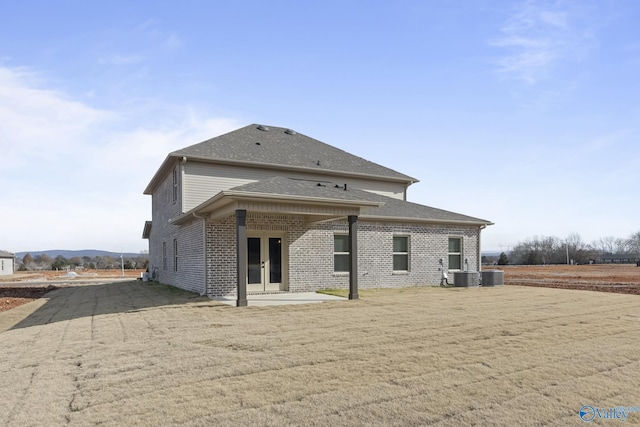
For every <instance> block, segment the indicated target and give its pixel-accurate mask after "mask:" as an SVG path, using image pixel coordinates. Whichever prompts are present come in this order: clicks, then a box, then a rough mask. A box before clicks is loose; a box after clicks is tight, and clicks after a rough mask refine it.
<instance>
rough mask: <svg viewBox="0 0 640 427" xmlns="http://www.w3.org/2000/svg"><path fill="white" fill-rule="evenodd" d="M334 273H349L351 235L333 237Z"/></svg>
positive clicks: (335, 235)
mask: <svg viewBox="0 0 640 427" xmlns="http://www.w3.org/2000/svg"><path fill="white" fill-rule="evenodd" d="M333 271H334V272H335V273H344V272H348V271H349V235H347V234H334V236H333Z"/></svg>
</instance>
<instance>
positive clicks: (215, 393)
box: [0, 281, 640, 426]
mask: <svg viewBox="0 0 640 427" xmlns="http://www.w3.org/2000/svg"><path fill="white" fill-rule="evenodd" d="M639 308H640V297H639V296H635V295H622V294H612V293H599V292H588V291H571V290H561V289H547V288H533V287H519V286H502V287H495V288H485V289H483V288H475V289H456V288H447V289H444V288H439V287H425V288H411V289H403V290H379V291H361V299H360V300H358V301H344V302H343V301H338V302H325V303H322V304H309V305H290V306H279V307H248V308H235V307H230V306H225V305H221V304H218V303H216V302H213V301H209V300H207V299H203V298H202V297H198V296H195V295H193V294H189V293H186V292H182V291H177V290H175V289H172V288H168V287H165V286H161V285H157V284H147V283H141V282H139V281H138V282H124V283H122V282H121V283H113V284H103V285H88V286H77V287H69V288H62V289H58V290H55V291H53V292H51V293H49V294H48V295H47V298H44V299H41V300H38V301H34V302H31V303H29V304H26V305H23V306H20V307H18V308H16V309H13V310H10V311H7V312H4V313H0V396H1V398H0V425H7V426H15V425H47V426H50V425H56V426H60V425H67V424H69V425H74V426H84V425H107V426H110V425H149V426H159V425H160V426H161V425H188V426H191V425H216V426H218V425H223V426H224V425H229V426H231V425H233V426H236V425H265V426H266V425H268V426H274V425H309V426H314V425H321V426H329V425H330V426H336V425H359V426H365V425H401V426H406V425H434V426H451V425H498V426H500V425H504V426H507V425H508V426H513V425H563V426H564V425H583V424H584V422H583V421H581V420H580V418H579V416H578V410H579V408H580V407H581V406H582V405H585V404H592V405H594V406H598V407H605V408H608V407H611V406H640V386H639V385H640V310H639ZM618 422H619V421H618V420H607V421H602V422H598V423H596V424H599V425H602V423H609V424H610V425H616V424H617V423H618ZM634 424H635V425H638V424H640V413H632V414H630V415H629V417H628V418H627V420H626V422H625V423H624V425H634Z"/></svg>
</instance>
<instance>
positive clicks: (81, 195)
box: [0, 67, 240, 252]
mask: <svg viewBox="0 0 640 427" xmlns="http://www.w3.org/2000/svg"><path fill="white" fill-rule="evenodd" d="M36 83H38V84H36ZM154 111H155V112H156V113H158V111H163V110H162V109H156V110H154ZM164 114H166V116H164V117H158V116H157V115H155V116H154V117H153V118H152V119H149V120H148V122H145V121H144V120H145V118H144V117H139V116H136V117H137V118H136V123H135V127H133V126H132V127H131V130H123V128H125V129H126V128H127V126H128V122H127V120H128V119H127V117H129V114H128V112H126V111H123V112H111V111H103V110H99V109H95V108H93V107H91V106H89V105H86V104H84V103H82V102H79V101H76V100H73V99H70V97H69V96H67V95H66V94H64V93H61V92H59V91H55V90H50V89H43V88H42V83H41V82H36V79H35V75H34V74H30V73H29V72H27V71H25V70H15V69H7V68H1V67H0V149H1V150H2V153H3V168H1V169H0V182H2V184H3V191H4V193H3V200H6V201H7V202H6V203H5V202H3V203H2V205H0V217H1V218H2V219H3V224H5V225H6V224H10V226H5V227H2V229H1V230H0V243H2V245H3V247H4V249H5V250H9V251H12V252H16V251H23V250H43V249H55V248H62V249H84V248H97V249H108V250H115V251H118V250H122V251H127V252H137V251H139V250H141V249H144V248H145V245H146V242H145V241H143V240H142V239H141V230H142V225H143V223H144V221H145V220H147V219H150V216H151V210H150V209H151V208H150V197H149V196H144V195H143V194H142V192H143V190H144V188H145V187H146V185H147V184H148V182H149V181H150V180H151V178H152V176H153V174H154V173H155V171H156V170H157V169H158V167H159V166H160V164H161V163H162V161H163V160H164V158H165V156H166V155H167V154H168V153H169V152H171V151H174V150H176V149H179V148H182V147H184V146H187V145H191V144H195V143H198V142H201V141H203V140H205V139H208V138H211V137H213V136H216V135H219V134H221V133H224V132H227V131H230V130H232V129H234V128H237V127H238V126H239V125H240V123H238V122H237V121H235V120H232V119H225V118H211V117H208V116H206V115H205V114H202V113H199V112H197V111H194V110H193V109H190V108H188V107H187V108H178V106H170V107H167V108H166V109H165V110H164ZM152 123H166V124H165V125H162V126H157V127H156V125H154V124H152Z"/></svg>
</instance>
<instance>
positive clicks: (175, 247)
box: [173, 239, 178, 271]
mask: <svg viewBox="0 0 640 427" xmlns="http://www.w3.org/2000/svg"><path fill="white" fill-rule="evenodd" d="M173 271H178V239H173Z"/></svg>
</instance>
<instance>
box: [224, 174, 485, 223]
mask: <svg viewBox="0 0 640 427" xmlns="http://www.w3.org/2000/svg"><path fill="white" fill-rule="evenodd" d="M318 184H320V185H318ZM231 191H234V192H235V191H238V192H240V191H241V192H248V193H262V194H274V195H287V196H300V197H317V198H326V199H339V200H351V201H356V202H358V201H367V202H379V203H384V205H382V206H380V207H372V208H366V209H364V210H363V211H362V213H361V216H362V217H363V218H366V217H380V218H382V219H384V218H387V219H400V218H403V219H408V220H418V221H433V222H464V223H473V224H478V225H483V224H484V225H489V224H491V221H487V220H484V219H480V218H474V217H471V216H468V215H462V214H459V213H455V212H450V211H445V210H442V209H437V208H432V207H430V206H425V205H420V204H417V203H411V202H406V201H404V200H399V199H394V198H392V197H387V196H382V195H379V194H375V193H371V192H368V191H364V190H359V189H356V188H351V187H347V189H346V190H344V188H343V187H342V184H335V183H330V182H325V181H306V180H296V179H290V178H283V177H275V178H270V179H265V180H262V181H257V182H252V183H250V184H245V185H241V186H238V187H234V188H232V189H231Z"/></svg>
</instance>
